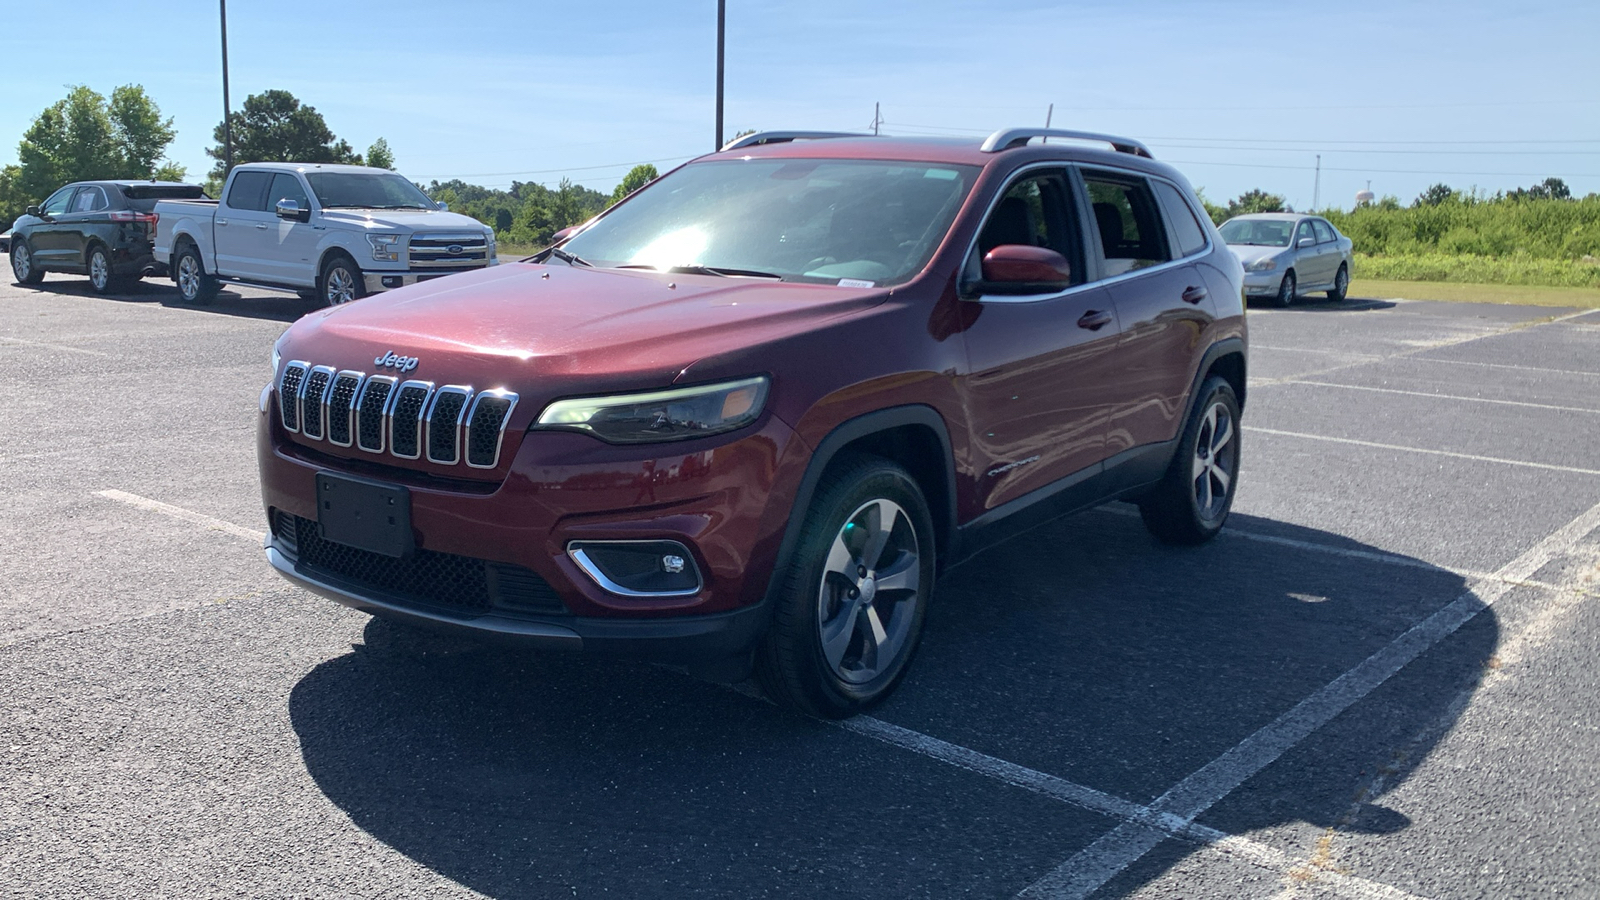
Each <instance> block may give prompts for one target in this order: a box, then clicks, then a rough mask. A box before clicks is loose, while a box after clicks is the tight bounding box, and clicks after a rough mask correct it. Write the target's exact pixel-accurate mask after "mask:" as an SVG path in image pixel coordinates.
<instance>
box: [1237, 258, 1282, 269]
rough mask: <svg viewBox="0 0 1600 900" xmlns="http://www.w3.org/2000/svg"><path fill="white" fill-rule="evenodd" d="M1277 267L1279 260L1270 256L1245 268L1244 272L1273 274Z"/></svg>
mask: <svg viewBox="0 0 1600 900" xmlns="http://www.w3.org/2000/svg"><path fill="white" fill-rule="evenodd" d="M1277 267H1278V260H1277V258H1276V257H1273V256H1268V257H1264V258H1262V259H1258V260H1256V261H1255V262H1253V263H1251V264H1249V265H1247V266H1245V267H1244V270H1245V271H1246V272H1271V271H1272V270H1273V269H1276V268H1277Z"/></svg>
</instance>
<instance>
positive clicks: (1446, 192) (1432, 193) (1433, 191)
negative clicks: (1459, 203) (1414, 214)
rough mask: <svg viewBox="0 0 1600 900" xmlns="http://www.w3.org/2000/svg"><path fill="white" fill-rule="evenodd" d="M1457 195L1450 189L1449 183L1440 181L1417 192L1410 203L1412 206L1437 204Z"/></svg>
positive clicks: (1446, 201) (1457, 195)
mask: <svg viewBox="0 0 1600 900" xmlns="http://www.w3.org/2000/svg"><path fill="white" fill-rule="evenodd" d="M1459 196H1460V195H1459V194H1457V193H1456V192H1455V191H1453V190H1451V189H1450V185H1448V184H1444V183H1443V182H1441V183H1439V184H1436V185H1434V186H1432V187H1430V188H1428V189H1427V190H1425V191H1423V192H1422V193H1421V194H1418V195H1417V199H1415V200H1413V201H1412V202H1411V205H1412V206H1414V207H1415V206H1438V205H1439V204H1441V203H1448V202H1449V201H1451V200H1455V199H1457V198H1458V197H1459Z"/></svg>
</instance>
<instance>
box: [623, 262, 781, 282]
mask: <svg viewBox="0 0 1600 900" xmlns="http://www.w3.org/2000/svg"><path fill="white" fill-rule="evenodd" d="M617 268H619V269H651V270H654V271H658V272H671V273H673V274H675V275H716V276H718V277H721V278H771V279H775V280H777V281H782V280H783V276H782V275H779V274H778V273H776V272H763V271H761V270H759V269H728V268H724V267H722V266H668V267H667V268H665V269H658V268H656V267H655V266H641V265H627V266H617Z"/></svg>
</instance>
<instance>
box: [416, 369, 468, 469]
mask: <svg viewBox="0 0 1600 900" xmlns="http://www.w3.org/2000/svg"><path fill="white" fill-rule="evenodd" d="M446 394H460V395H461V396H462V398H463V399H462V401H461V411H460V412H458V413H456V422H455V429H454V430H455V436H454V438H453V439H452V442H451V446H452V447H454V448H455V452H456V453H455V455H456V458H455V459H449V460H445V459H434V457H433V412H434V408H435V407H437V406H438V405H439V399H440V398H441V397H443V396H444V395H446ZM471 406H472V386H471V385H467V384H447V385H444V386H443V387H440V388H439V389H438V390H437V391H434V392H433V397H432V398H431V399H429V400H428V407H427V409H426V410H424V411H423V414H422V420H423V423H424V424H423V428H422V441H423V444H424V447H425V449H424V450H423V451H422V452H423V455H424V456H426V457H427V458H428V462H431V463H434V464H435V465H440V466H454V465H459V464H460V463H461V457H462V452H461V425H462V423H464V422H466V421H467V419H466V415H467V410H468V409H469V408H470V407H471Z"/></svg>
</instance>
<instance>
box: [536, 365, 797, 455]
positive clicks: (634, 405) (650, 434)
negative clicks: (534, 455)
mask: <svg viewBox="0 0 1600 900" xmlns="http://www.w3.org/2000/svg"><path fill="white" fill-rule="evenodd" d="M766 402H767V379H766V377H765V376H757V377H755V378H744V379H740V380H739V381H725V382H722V383H720V384H703V385H699V386H697V387H686V388H675V389H673V390H667V391H651V392H650V393H647V394H622V395H619V396H615V397H584V398H578V399H572V400H557V401H556V402H554V403H552V404H550V405H549V406H547V407H545V408H544V412H542V413H540V414H539V420H538V422H536V423H534V426H533V427H534V428H557V429H574V430H577V431H583V432H587V433H589V434H592V435H594V436H595V437H597V438H599V439H600V440H602V441H606V442H608V443H612V444H651V443H656V442H659V441H682V440H687V439H689V438H697V437H706V436H707V435H713V434H721V433H722V432H724V431H733V430H734V429H736V428H743V427H744V426H746V425H748V424H750V423H751V422H754V421H755V420H756V417H757V416H759V415H761V409H762V407H763V406H764V405H765V404H766Z"/></svg>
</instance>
